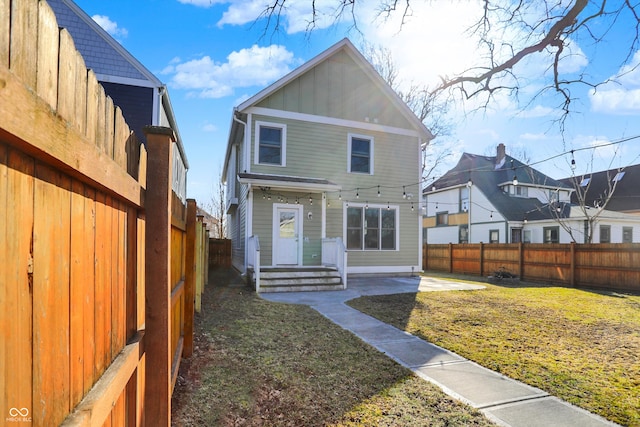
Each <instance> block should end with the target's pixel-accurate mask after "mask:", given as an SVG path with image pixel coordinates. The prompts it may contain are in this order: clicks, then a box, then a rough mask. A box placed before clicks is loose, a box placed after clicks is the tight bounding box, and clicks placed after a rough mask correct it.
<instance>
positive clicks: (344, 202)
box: [223, 39, 433, 285]
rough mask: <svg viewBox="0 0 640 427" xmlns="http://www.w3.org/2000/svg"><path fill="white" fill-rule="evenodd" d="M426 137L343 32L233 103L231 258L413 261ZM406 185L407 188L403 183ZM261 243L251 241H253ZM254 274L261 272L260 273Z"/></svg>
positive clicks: (357, 266)
mask: <svg viewBox="0 0 640 427" xmlns="http://www.w3.org/2000/svg"><path fill="white" fill-rule="evenodd" d="M432 138H433V136H432V135H431V133H430V132H429V130H428V129H427V128H426V127H425V126H424V125H423V124H422V122H421V121H420V120H419V119H418V118H417V117H416V116H415V115H414V114H413V113H412V112H411V110H410V109H409V108H408V107H407V106H406V105H405V104H404V103H403V102H402V101H401V100H400V98H399V97H398V96H397V95H396V93H395V92H394V91H393V90H392V89H391V88H390V87H389V86H388V85H387V84H386V83H385V82H384V81H383V79H382V78H381V77H380V76H379V74H378V73H377V72H376V71H375V70H374V69H373V67H372V66H371V64H369V63H368V62H367V60H366V59H365V58H364V57H363V56H362V54H361V53H360V52H359V51H358V50H357V49H356V48H355V47H354V46H353V44H352V43H351V42H350V41H349V40H348V39H344V40H342V41H340V42H338V43H337V44H335V45H334V46H332V47H330V48H329V49H328V50H326V51H325V52H323V53H321V54H320V55H318V56H317V57H315V58H313V59H312V60H310V61H309V62H307V63H305V64H304V65H302V66H301V67H299V68H297V69H296V70H294V71H293V72H291V73H289V74H288V75H286V76H285V77H283V78H281V79H280V80H278V81H277V82H275V83H273V84H272V85H271V86H269V87H267V88H266V89H264V90H262V91H261V92H259V93H258V94H256V95H255V96H253V97H251V98H250V99H248V100H247V101H245V102H243V103H242V104H240V105H239V106H238V107H237V108H235V109H234V111H233V116H232V122H231V129H230V133H229V140H228V146H227V151H226V159H225V164H224V171H223V179H224V180H225V181H226V185H227V195H228V197H229V199H228V204H227V212H228V215H229V219H228V222H227V224H228V235H229V237H230V238H231V239H232V241H233V243H232V246H233V265H234V266H235V267H236V268H237V269H239V270H240V271H241V272H246V271H247V270H248V269H249V270H251V269H252V268H253V267H254V266H255V265H256V255H257V251H256V249H257V248H259V265H260V266H261V267H262V268H263V269H266V268H278V267H280V268H283V267H286V268H288V269H289V272H288V274H290V275H291V274H293V273H292V271H295V270H301V271H304V270H308V271H312V270H318V269H317V268H316V269H312V268H311V267H320V266H327V265H332V266H336V265H338V264H340V262H341V260H342V259H344V258H343V257H344V249H341V248H343V247H345V248H346V253H347V257H346V258H347V261H346V269H343V272H342V273H343V274H342V275H341V276H342V283H341V284H342V285H344V280H345V279H346V276H345V275H344V273H349V274H356V273H382V274H398V273H411V272H414V271H419V270H420V265H421V261H420V254H421V240H420V230H421V216H420V214H419V211H420V210H419V209H418V199H417V198H416V199H415V206H413V205H414V202H413V201H412V200H411V199H410V198H408V197H407V196H408V191H409V190H411V189H412V188H413V190H412V191H414V192H415V193H416V197H417V195H418V194H419V190H418V187H417V185H418V184H417V183H419V182H420V171H421V155H420V153H421V147H422V146H423V145H424V144H427V143H428V142H429V140H431V139H432ZM408 185H413V187H411V188H410V187H407V186H408ZM256 243H258V244H259V245H257V244H256ZM262 277H263V278H264V277H266V276H265V275H264V274H262Z"/></svg>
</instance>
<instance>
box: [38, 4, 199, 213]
mask: <svg viewBox="0 0 640 427" xmlns="http://www.w3.org/2000/svg"><path fill="white" fill-rule="evenodd" d="M47 3H48V4H49V6H51V9H52V10H53V12H54V14H55V15H56V20H57V21H58V25H59V26H60V27H61V28H65V29H66V30H67V31H68V32H69V34H71V37H72V38H73V42H74V44H75V47H76V49H77V50H78V51H79V52H80V54H81V55H82V57H83V59H84V61H85V64H86V66H87V68H88V69H90V70H92V71H93V72H94V73H95V76H96V78H97V80H98V82H100V84H101V85H102V86H103V87H104V91H105V93H106V95H107V96H109V97H110V98H111V99H112V100H113V103H114V105H117V106H118V107H120V109H121V110H122V115H123V116H124V118H125V120H126V122H127V124H128V125H129V127H130V128H131V129H132V130H133V131H134V132H135V134H136V136H137V137H138V138H139V139H140V140H142V141H143V142H145V136H144V132H143V128H144V126H147V125H152V126H164V127H168V128H171V129H172V130H173V132H174V134H175V136H176V142H175V144H174V147H173V149H174V156H173V158H174V159H175V161H174V166H173V190H174V191H175V193H176V194H177V195H178V196H179V197H180V198H181V199H182V200H183V201H184V200H185V199H186V189H187V183H186V180H187V169H188V167H189V165H188V163H187V156H186V153H185V151H184V146H183V143H182V138H181V136H180V132H179V130H178V125H177V122H176V118H175V115H174V114H173V108H172V106H171V100H170V99H169V92H168V91H167V87H166V86H165V85H164V84H163V83H162V82H161V81H160V80H158V78H157V77H156V76H154V75H153V73H151V71H149V70H148V69H147V68H146V67H145V66H144V65H142V63H140V61H138V60H137V59H136V58H134V57H133V56H132V55H131V54H130V53H129V52H128V51H127V50H126V49H125V48H124V47H122V45H121V44H120V43H118V41H117V40H115V39H114V38H113V37H111V35H109V33H107V32H106V31H105V30H104V29H102V27H100V25H98V24H97V23H96V22H95V21H94V20H93V19H91V17H90V16H89V15H87V14H86V13H85V12H84V11H83V10H82V9H80V8H79V7H78V6H77V5H76V4H75V3H74V2H73V1H71V0H47Z"/></svg>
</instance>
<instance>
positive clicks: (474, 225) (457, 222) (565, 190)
mask: <svg viewBox="0 0 640 427" xmlns="http://www.w3.org/2000/svg"><path fill="white" fill-rule="evenodd" d="M573 191H574V189H573V187H572V186H570V185H568V184H565V183H563V182H560V181H557V180H554V179H553V178H550V177H549V176H546V175H544V174H542V173H540V172H539V171H537V170H535V169H533V168H531V167H529V166H527V165H525V164H523V163H522V162H520V161H518V160H517V159H514V158H512V157H510V156H508V155H506V153H505V146H504V144H499V145H498V147H497V153H496V156H495V157H494V156H481V155H476V154H469V153H464V154H463V155H462V156H461V158H460V160H459V162H458V164H457V165H456V166H455V167H454V168H453V169H451V170H450V171H448V172H447V173H446V174H445V175H444V176H443V177H442V178H440V179H438V180H436V181H435V182H434V183H433V185H432V186H431V187H430V188H426V189H425V190H424V192H423V197H424V204H425V206H426V214H425V216H424V219H423V225H424V229H423V240H424V242H425V243H480V242H483V243H520V242H523V243H570V242H572V241H575V242H576V243H585V240H586V233H585V228H586V227H588V221H586V217H585V215H584V213H583V212H582V210H581V209H580V208H579V207H578V206H576V205H574V204H572V203H571V193H572V192H573ZM596 209H597V208H596V207H592V208H589V209H588V210H589V211H590V213H589V216H590V217H593V214H595V212H596ZM592 213H593V214H592ZM563 224H564V226H563ZM567 229H570V230H571V233H569V231H568V230H567ZM592 236H593V240H592V242H593V243H598V242H601V243H623V242H629V243H631V242H638V241H640V218H638V217H634V216H633V215H628V214H624V213H620V212H614V211H607V210H604V211H602V212H601V213H600V215H599V216H598V219H597V220H596V221H595V222H594V229H593V232H592Z"/></svg>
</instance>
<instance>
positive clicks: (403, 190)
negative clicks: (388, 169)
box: [402, 185, 407, 199]
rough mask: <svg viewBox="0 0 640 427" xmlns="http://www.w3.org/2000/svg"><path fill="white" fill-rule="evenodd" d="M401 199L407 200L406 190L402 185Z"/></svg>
mask: <svg viewBox="0 0 640 427" xmlns="http://www.w3.org/2000/svg"><path fill="white" fill-rule="evenodd" d="M402 198H403V199H406V198H407V190H406V188H405V186H404V185H403V186H402Z"/></svg>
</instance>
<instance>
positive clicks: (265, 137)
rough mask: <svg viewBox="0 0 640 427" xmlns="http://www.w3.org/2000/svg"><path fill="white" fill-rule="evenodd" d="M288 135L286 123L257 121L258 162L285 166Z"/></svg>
mask: <svg viewBox="0 0 640 427" xmlns="http://www.w3.org/2000/svg"><path fill="white" fill-rule="evenodd" d="M286 135H287V128H286V126H285V125H282V124H277V123H265V122H256V153H257V155H256V160H257V161H256V163H258V164H262V165H276V166H285V165H286V161H285V160H286V140H287V137H286Z"/></svg>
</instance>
